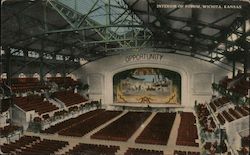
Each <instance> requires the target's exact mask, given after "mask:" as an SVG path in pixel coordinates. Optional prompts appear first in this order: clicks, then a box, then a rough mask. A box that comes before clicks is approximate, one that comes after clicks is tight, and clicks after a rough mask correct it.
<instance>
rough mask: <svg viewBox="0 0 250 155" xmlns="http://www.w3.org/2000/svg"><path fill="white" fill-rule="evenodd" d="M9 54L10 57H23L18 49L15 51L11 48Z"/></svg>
mask: <svg viewBox="0 0 250 155" xmlns="http://www.w3.org/2000/svg"><path fill="white" fill-rule="evenodd" d="M10 53H11V55H14V56H24V52H23V50H19V49H15V48H11V49H10Z"/></svg>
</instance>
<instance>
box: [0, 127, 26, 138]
mask: <svg viewBox="0 0 250 155" xmlns="http://www.w3.org/2000/svg"><path fill="white" fill-rule="evenodd" d="M17 130H22V127H20V126H16V125H8V126H5V127H3V128H0V133H1V137H2V136H4V137H6V136H8V135H9V134H11V133H13V132H15V131H17Z"/></svg>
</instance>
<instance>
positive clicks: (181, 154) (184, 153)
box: [174, 150, 200, 155]
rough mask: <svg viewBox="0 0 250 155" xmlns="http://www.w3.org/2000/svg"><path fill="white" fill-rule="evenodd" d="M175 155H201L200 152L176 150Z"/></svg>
mask: <svg viewBox="0 0 250 155" xmlns="http://www.w3.org/2000/svg"><path fill="white" fill-rule="evenodd" d="M174 155H200V152H192V151H177V150H174Z"/></svg>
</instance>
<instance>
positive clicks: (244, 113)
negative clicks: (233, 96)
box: [235, 106, 249, 116]
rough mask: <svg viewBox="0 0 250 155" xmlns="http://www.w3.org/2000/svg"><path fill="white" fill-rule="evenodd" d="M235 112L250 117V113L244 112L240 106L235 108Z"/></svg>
mask: <svg viewBox="0 0 250 155" xmlns="http://www.w3.org/2000/svg"><path fill="white" fill-rule="evenodd" d="M235 110H236V111H237V112H239V113H240V114H241V115H242V116H247V115H249V111H246V110H244V109H243V108H242V107H240V106H236V107H235Z"/></svg>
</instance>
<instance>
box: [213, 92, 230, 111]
mask: <svg viewBox="0 0 250 155" xmlns="http://www.w3.org/2000/svg"><path fill="white" fill-rule="evenodd" d="M228 102H230V100H229V98H228V97H225V96H223V97H221V98H218V99H215V100H214V101H213V102H210V103H209V105H210V107H211V108H212V110H213V111H214V112H216V111H217V110H218V109H219V108H220V107H223V106H224V105H225V104H226V103H228Z"/></svg>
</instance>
